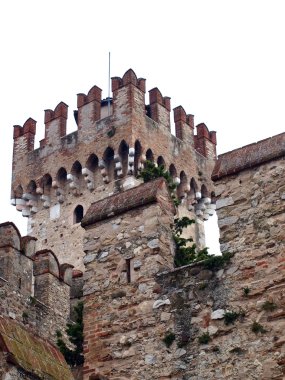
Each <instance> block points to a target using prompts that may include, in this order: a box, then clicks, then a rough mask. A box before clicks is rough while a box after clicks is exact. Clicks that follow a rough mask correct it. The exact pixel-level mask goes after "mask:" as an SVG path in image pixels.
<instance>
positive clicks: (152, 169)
mask: <svg viewBox="0 0 285 380" xmlns="http://www.w3.org/2000/svg"><path fill="white" fill-rule="evenodd" d="M160 177H162V178H164V179H165V180H166V183H167V186H168V189H169V191H170V192H171V193H172V192H173V191H174V190H175V189H176V184H175V183H174V182H173V178H172V177H171V174H170V173H169V171H167V170H165V168H164V166H163V165H158V166H156V165H155V164H154V163H153V162H152V161H146V162H145V164H144V168H143V169H142V170H141V171H140V174H139V175H138V178H142V179H143V181H144V182H149V181H152V180H153V179H156V178H160Z"/></svg>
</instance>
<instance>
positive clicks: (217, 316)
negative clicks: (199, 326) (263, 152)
mask: <svg viewBox="0 0 285 380" xmlns="http://www.w3.org/2000/svg"><path fill="white" fill-rule="evenodd" d="M224 315H225V310H224V309H217V310H215V311H213V313H212V314H211V319H222V318H224Z"/></svg>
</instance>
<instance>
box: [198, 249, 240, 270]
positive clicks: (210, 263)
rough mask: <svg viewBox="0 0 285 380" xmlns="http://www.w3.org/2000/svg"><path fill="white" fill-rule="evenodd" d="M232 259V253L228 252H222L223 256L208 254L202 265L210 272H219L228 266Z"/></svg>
mask: <svg viewBox="0 0 285 380" xmlns="http://www.w3.org/2000/svg"><path fill="white" fill-rule="evenodd" d="M232 257H233V253H230V252H223V254H222V255H219V256H214V255H209V254H208V257H206V258H205V262H204V263H203V265H204V267H205V268H207V269H210V270H219V269H221V268H223V267H224V266H225V265H226V264H228V263H229V262H230V260H231V258H232Z"/></svg>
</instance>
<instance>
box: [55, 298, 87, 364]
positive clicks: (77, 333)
mask: <svg viewBox="0 0 285 380" xmlns="http://www.w3.org/2000/svg"><path fill="white" fill-rule="evenodd" d="M74 312H75V315H76V318H75V323H67V325H66V333H67V335H68V339H69V341H70V343H71V345H72V346H73V347H74V349H71V348H69V347H68V346H67V345H66V343H65V342H64V341H63V339H62V333H61V332H60V331H57V332H56V335H57V342H56V343H57V346H58V347H59V350H60V352H61V353H62V354H63V356H64V357H65V360H66V362H67V363H68V364H69V365H70V366H71V367H75V366H78V365H82V364H83V363H84V356H83V302H79V303H78V304H77V306H75V308H74Z"/></svg>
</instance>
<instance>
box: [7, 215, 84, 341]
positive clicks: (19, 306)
mask: <svg viewBox="0 0 285 380" xmlns="http://www.w3.org/2000/svg"><path fill="white" fill-rule="evenodd" d="M36 240H37V239H36V238H34V237H30V236H24V237H21V235H20V233H19V231H18V229H17V227H16V226H15V225H14V224H13V223H12V222H6V223H2V224H0V288H1V306H0V314H1V315H2V316H9V317H10V318H12V319H15V320H17V321H18V322H21V323H24V324H26V325H28V326H29V327H30V328H31V329H32V330H34V331H35V332H36V333H39V334H40V335H41V336H43V337H49V338H50V337H51V336H52V337H55V333H56V331H57V330H58V329H61V330H62V331H64V330H65V325H66V322H67V321H68V320H69V317H70V287H71V286H73V266H72V265H70V264H59V262H58V259H57V257H56V256H55V254H54V253H53V252H52V251H51V250H48V249H44V250H41V251H36V244H35V243H36ZM75 277H78V273H76V274H75ZM75 282H76V280H75ZM56 326H57V327H56Z"/></svg>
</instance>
